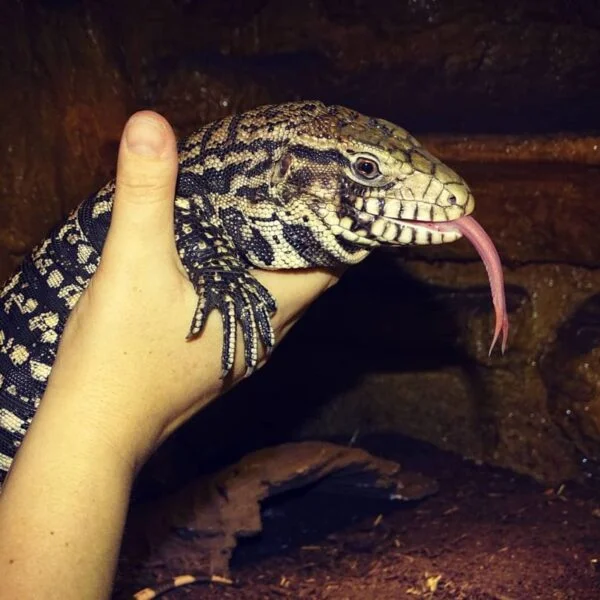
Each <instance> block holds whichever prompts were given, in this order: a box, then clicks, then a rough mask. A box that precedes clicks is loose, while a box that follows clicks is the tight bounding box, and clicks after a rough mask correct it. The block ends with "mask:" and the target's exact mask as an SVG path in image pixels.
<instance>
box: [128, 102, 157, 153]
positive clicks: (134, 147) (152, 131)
mask: <svg viewBox="0 0 600 600" xmlns="http://www.w3.org/2000/svg"><path fill="white" fill-rule="evenodd" d="M165 133H166V129H165V126H164V123H163V122H162V121H161V120H160V119H158V118H156V117H152V116H150V115H147V114H143V113H142V114H137V115H133V117H131V119H129V122H128V123H127V127H126V128H125V141H126V142H127V148H129V150H131V152H133V153H135V154H139V155H140V156H148V157H154V158H156V157H158V156H160V155H161V154H162V152H163V150H164V149H165V146H166V135H165Z"/></svg>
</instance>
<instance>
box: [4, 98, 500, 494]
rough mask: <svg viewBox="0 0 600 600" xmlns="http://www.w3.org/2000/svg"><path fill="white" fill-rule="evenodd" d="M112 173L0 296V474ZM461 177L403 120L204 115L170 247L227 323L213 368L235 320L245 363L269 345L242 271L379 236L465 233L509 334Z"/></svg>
mask: <svg viewBox="0 0 600 600" xmlns="http://www.w3.org/2000/svg"><path fill="white" fill-rule="evenodd" d="M114 190H115V184H114V181H113V182H110V183H108V184H107V185H106V186H105V187H103V188H102V189H101V190H100V191H99V192H97V193H96V194H94V195H92V196H91V197H89V198H88V199H87V200H85V201H84V202H83V203H82V204H81V205H80V206H79V208H77V209H76V210H75V211H74V212H73V213H72V214H71V215H70V216H69V217H68V218H67V220H66V221H65V222H64V223H63V224H61V225H59V226H58V227H57V228H55V229H54V231H52V232H51V233H50V235H49V237H48V238H47V239H46V240H45V241H44V242H42V243H41V244H40V245H39V246H38V247H37V248H36V249H34V250H33V252H32V253H31V255H30V256H28V257H27V258H26V259H25V260H24V262H23V263H22V265H21V267H20V269H19V271H18V272H17V273H16V274H15V275H14V276H13V277H12V278H11V279H10V280H9V281H8V283H7V284H6V285H5V287H4V289H3V290H2V292H1V294H0V484H1V482H2V480H3V478H4V476H5V474H6V473H7V471H8V469H9V467H10V465H11V462H12V459H13V457H14V455H15V453H16V452H17V449H18V447H19V445H20V444H21V442H22V440H23V438H24V436H25V434H26V432H27V429H28V427H29V425H30V423H31V421H32V419H33V418H34V415H35V412H36V409H37V407H38V405H39V402H40V400H41V398H42V395H43V393H44V390H45V387H46V382H47V379H48V376H49V374H50V371H51V369H52V365H53V362H54V358H55V356H56V351H57V346H58V343H59V340H60V337H61V333H62V331H63V328H64V326H65V322H66V320H67V317H68V316H69V312H70V311H71V309H72V308H73V307H74V305H75V303H76V302H77V300H78V298H79V296H80V295H81V293H82V292H83V290H84V289H85V288H86V286H87V284H88V282H89V281H90V278H91V277H92V276H93V274H94V272H95V270H96V268H97V266H98V263H99V261H100V255H101V252H102V247H103V243H104V240H105V238H106V234H107V230H108V227H109V225H110V219H111V208H112V202H113V193H114ZM473 209H474V200H473V195H472V193H471V191H470V189H469V187H468V185H467V184H466V183H465V181H463V179H462V178H461V177H460V176H459V175H458V174H457V173H455V172H454V171H453V170H452V169H450V168H449V167H448V166H446V165H445V164H443V163H442V162H440V161H439V160H438V159H437V158H435V157H434V156H432V155H431V154H430V153H429V152H427V151H426V150H425V149H424V148H423V147H422V146H421V144H420V143H419V142H418V141H417V140H416V139H415V138H414V137H412V136H411V135H410V134H409V133H408V132H407V131H405V130H404V129H402V128H400V127H398V126H396V125H394V124H393V123H390V122H388V121H385V120H382V119H377V118H370V117H366V116H363V115H362V114H359V113H357V112H355V111H354V110H350V109H348V108H344V107H341V106H326V105H324V104H322V103H321V102H308V101H305V102H292V103H287V104H279V105H272V106H263V107H259V108H256V109H254V110H250V111H248V112H245V113H243V114H236V115H233V116H230V117H228V118H225V119H222V120H219V121H215V122H213V123H210V124H208V125H206V126H204V127H202V128H201V129H199V130H198V131H197V132H195V133H193V134H192V135H190V136H189V137H187V138H186V139H184V140H183V141H182V142H181V143H180V145H179V175H178V182H177V188H176V197H175V235H176V244H177V248H178V252H179V256H180V257H181V261H182V263H183V266H184V267H185V269H186V271H187V274H188V276H189V278H190V280H191V282H192V284H193V285H194V288H195V291H196V293H197V296H198V304H197V308H196V311H195V314H194V315H193V318H192V320H191V323H190V329H189V338H190V339H191V338H194V337H195V336H198V335H199V334H200V333H201V332H202V329H203V326H204V323H205V321H206V318H207V316H208V314H209V313H211V311H213V310H217V311H219V312H220V313H221V315H222V318H223V325H224V337H223V349H222V371H223V376H225V375H226V374H227V373H228V372H229V371H230V369H231V367H232V364H233V359H234V354H235V345H236V335H235V332H236V329H237V327H238V326H239V327H240V328H241V332H242V339H243V344H244V357H245V363H246V366H247V369H248V371H249V372H250V371H252V369H254V368H255V367H256V365H257V362H258V351H259V345H260V344H261V343H262V344H263V345H264V347H265V348H266V350H267V351H268V350H270V349H271V348H272V346H273V343H274V335H273V329H272V326H271V321H270V318H271V316H272V314H273V313H274V311H276V309H277V307H276V303H275V301H274V299H273V297H272V296H271V294H270V293H269V292H268V291H267V289H265V288H264V287H263V286H262V285H261V284H260V283H259V282H258V281H257V280H256V279H255V278H254V277H253V276H252V273H251V271H250V269H251V268H259V269H302V268H309V267H335V266H339V265H351V264H355V263H358V262H360V261H362V260H363V259H364V258H365V257H366V256H367V255H368V254H369V253H370V252H371V251H372V250H373V249H375V248H377V247H378V246H382V245H383V246H403V245H409V244H441V243H446V242H452V241H454V240H457V239H458V238H460V237H461V236H462V235H465V236H467V237H468V238H470V239H471V241H472V242H473V243H474V244H475V246H476V247H477V249H478V251H479V253H480V255H481V257H482V258H483V260H484V263H485V265H486V267H487V269H488V273H489V276H490V282H491V287H492V294H493V298H494V305H495V309H496V330H495V335H494V341H493V343H492V347H493V344H494V343H495V342H496V340H497V338H498V336H499V335H500V333H502V335H503V347H504V345H505V344H506V336H507V333H508V321H507V316H506V309H505V301H504V290H503V278H502V270H501V266H500V260H499V258H498V254H497V252H496V251H495V249H494V246H493V244H492V242H491V241H490V239H489V237H488V236H487V235H486V234H485V233H484V231H483V230H482V229H481V227H479V225H478V224H477V223H476V222H475V221H474V220H473V219H472V217H470V216H468V215H470V213H471V212H472V211H473Z"/></svg>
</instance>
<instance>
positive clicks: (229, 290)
mask: <svg viewBox="0 0 600 600" xmlns="http://www.w3.org/2000/svg"><path fill="white" fill-rule="evenodd" d="M194 288H195V290H196V293H197V294H198V304H197V306H196V312H195V314H194V318H193V320H192V324H191V327H190V331H189V333H188V339H190V338H192V337H195V336H197V335H198V334H199V333H200V332H201V331H202V328H203V327H204V324H205V322H206V319H207V317H208V315H209V314H210V313H211V312H212V311H213V310H218V311H219V312H220V313H221V318H222V319H223V352H222V355H221V377H222V378H223V379H224V378H225V377H226V376H227V375H228V374H229V372H230V371H231V368H232V367H233V361H234V358H235V351H236V336H237V326H236V325H238V324H239V325H240V328H241V330H242V337H243V341H244V359H245V363H246V375H249V374H251V373H252V372H253V371H254V370H255V369H256V367H257V366H258V349H259V341H260V342H262V343H263V345H264V347H265V350H266V352H267V354H268V353H269V352H270V351H271V350H272V348H273V345H274V343H275V334H274V332H273V326H272V324H271V314H273V313H274V312H275V310H276V309H277V304H276V302H275V299H274V298H273V296H272V295H271V294H270V292H269V291H268V290H267V289H266V288H265V287H264V286H263V285H262V284H261V283H259V282H258V281H257V280H256V279H255V278H254V277H253V276H252V275H251V274H250V273H249V272H248V271H246V270H242V269H240V270H235V271H234V270H226V269H221V268H218V267H210V266H206V267H204V268H202V269H201V270H200V271H199V273H198V277H197V278H196V281H195V283H194Z"/></svg>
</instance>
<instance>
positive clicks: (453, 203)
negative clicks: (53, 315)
mask: <svg viewBox="0 0 600 600" xmlns="http://www.w3.org/2000/svg"><path fill="white" fill-rule="evenodd" d="M448 202H450V204H451V205H452V206H454V205H455V204H456V203H457V202H458V199H457V198H456V196H454V195H450V196H448Z"/></svg>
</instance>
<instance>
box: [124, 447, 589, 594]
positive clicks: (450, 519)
mask: <svg viewBox="0 0 600 600" xmlns="http://www.w3.org/2000/svg"><path fill="white" fill-rule="evenodd" d="M360 445H361V446H362V447H364V448H366V449H367V450H369V451H370V452H372V453H374V454H376V455H379V456H382V457H384V458H389V459H392V460H398V461H399V462H400V463H401V464H402V465H403V466H404V468H405V469H407V470H412V471H419V472H421V473H423V474H424V475H427V476H430V477H432V478H435V479H436V480H437V481H438V482H439V484H440V491H439V492H438V493H437V494H436V495H434V496H431V497H430V498H427V499H425V500H423V501H420V502H414V503H406V504H392V503H389V502H385V501H381V500H374V499H369V498H356V497H341V496H338V495H330V494H323V493H317V492H315V491H311V490H308V491H306V490H305V491H303V492H296V493H292V494H288V495H287V496H285V497H277V498H274V499H270V500H268V501H267V502H265V503H264V504H263V521H264V532H263V534H262V535H261V536H259V537H257V538H255V539H252V540H247V541H243V542H242V543H241V544H240V546H239V547H238V549H237V550H236V552H235V554H234V559H233V564H232V573H231V575H232V577H233V578H234V579H235V586H233V587H227V586H217V585H206V584H203V585H202V584H200V585H195V586H188V587H185V588H181V589H178V590H177V591H174V592H170V593H169V594H167V595H165V596H162V598H168V599H171V600H177V599H180V598H189V599H194V598H199V599H206V600H217V599H219V600H227V599H232V600H238V599H239V600H242V599H243V600H259V599H260V600H265V599H281V598H290V599H295V598H311V599H313V598H314V599H321V598H322V599H335V600H371V599H377V600H388V599H392V598H393V599H400V600H402V599H405V598H406V599H418V598H431V599H433V600H446V599H448V600H450V599H453V600H454V599H463V598H464V599H469V600H517V599H519V600H520V599H530V600H534V599H540V600H554V599H556V600H558V599H560V600H563V599H577V600H592V599H598V598H600V485H598V483H597V482H593V481H592V480H591V479H590V480H589V481H588V482H585V483H582V484H575V483H572V484H571V483H568V484H566V485H565V486H561V488H559V489H546V488H544V487H543V486H541V485H539V484H538V483H536V482H534V481H532V480H530V479H528V478H525V477H520V476H517V475H515V474H513V473H510V472H508V471H503V470H500V469H495V468H491V467H487V466H479V465H476V464H473V463H472V462H470V461H466V460H463V459H461V458H460V457H457V456H455V455H452V454H449V453H445V452H441V451H439V450H437V449H435V448H432V447H431V446H428V445H425V444H421V443H417V442H414V441H409V440H405V439H400V438H398V437H375V438H368V439H364V440H361V443H360ZM185 562H186V564H188V565H192V566H193V562H194V557H193V556H192V557H190V556H186V557H185ZM174 564H181V557H176V556H173V555H169V556H167V558H166V559H165V560H164V561H162V560H160V561H156V560H155V561H154V562H153V563H148V564H145V565H131V564H129V563H128V562H127V557H124V558H123V560H122V562H121V568H120V573H119V576H118V584H117V588H116V591H115V598H131V594H132V592H133V591H135V590H137V589H139V588H143V587H146V586H154V585H156V584H158V583H161V582H165V581H167V580H168V579H169V578H170V577H172V576H174V575H178V574H181V572H180V570H179V571H178V569H177V568H176V567H174V566H173V565H174ZM198 569H199V570H201V569H202V565H200V564H199V565H198Z"/></svg>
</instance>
